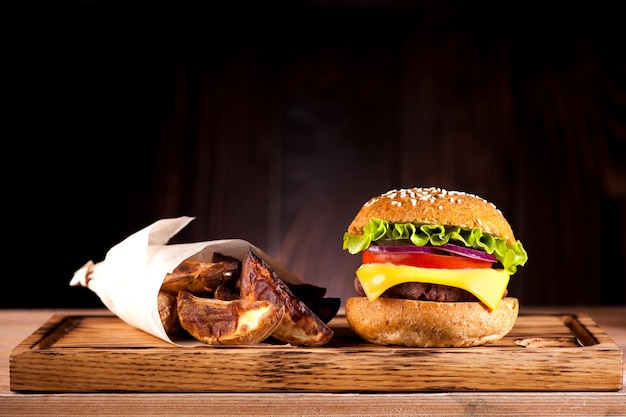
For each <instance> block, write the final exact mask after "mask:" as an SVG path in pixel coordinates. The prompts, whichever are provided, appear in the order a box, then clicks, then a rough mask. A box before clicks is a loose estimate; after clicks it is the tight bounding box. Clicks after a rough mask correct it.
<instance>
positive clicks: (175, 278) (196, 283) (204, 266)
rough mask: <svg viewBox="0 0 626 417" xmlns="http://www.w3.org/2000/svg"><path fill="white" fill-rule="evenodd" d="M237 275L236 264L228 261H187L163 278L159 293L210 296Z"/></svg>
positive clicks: (237, 264) (237, 267) (237, 268)
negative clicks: (182, 292)
mask: <svg viewBox="0 0 626 417" xmlns="http://www.w3.org/2000/svg"><path fill="white" fill-rule="evenodd" d="M238 273H239V263H238V262H231V261H228V260H225V261H219V262H204V261H195V260H189V259H187V260H185V261H183V262H181V264H180V265H178V266H177V267H176V268H175V269H174V271H172V273H170V274H167V275H166V276H165V278H164V279H163V283H162V284H161V291H165V292H167V293H170V294H172V295H177V294H178V292H179V291H187V292H190V293H192V294H194V295H196V296H210V295H213V293H214V292H215V289H216V288H217V287H218V286H220V285H221V284H223V283H225V282H227V281H229V280H230V279H232V275H233V274H238Z"/></svg>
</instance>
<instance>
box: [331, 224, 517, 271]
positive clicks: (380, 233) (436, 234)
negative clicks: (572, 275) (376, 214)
mask: <svg viewBox="0 0 626 417" xmlns="http://www.w3.org/2000/svg"><path fill="white" fill-rule="evenodd" d="M380 239H393V240H397V239H407V240H410V241H411V242H412V243H413V244H414V245H416V246H425V245H428V244H430V245H432V246H440V245H443V244H446V243H448V242H450V241H452V242H453V243H456V244H458V243H459V242H460V243H462V244H463V245H465V246H467V247H469V248H474V249H481V250H484V251H485V252H487V253H490V254H493V255H494V256H495V257H496V259H497V260H498V261H499V262H500V263H501V264H502V265H503V267H504V269H506V270H507V271H509V272H510V273H511V274H514V273H515V272H516V271H517V267H518V266H523V265H524V264H525V263H526V261H527V260H528V254H527V253H526V250H525V249H524V246H523V245H522V242H520V241H519V240H518V241H517V242H515V243H514V244H513V245H511V246H507V244H506V239H504V238H500V237H495V236H492V235H489V234H486V233H483V232H482V230H481V229H479V228H473V229H466V228H461V227H458V226H455V227H453V226H443V225H440V224H434V225H433V224H421V225H420V224H413V223H389V222H388V221H386V220H382V219H377V218H371V219H370V222H369V224H367V225H365V227H363V234H362V235H354V234H350V233H348V232H346V233H345V234H344V235H343V249H344V250H345V249H347V250H348V252H350V253H351V254H353V255H354V254H356V253H359V252H361V251H364V250H365V249H367V248H368V247H369V246H370V244H371V243H372V242H374V241H377V240H380Z"/></svg>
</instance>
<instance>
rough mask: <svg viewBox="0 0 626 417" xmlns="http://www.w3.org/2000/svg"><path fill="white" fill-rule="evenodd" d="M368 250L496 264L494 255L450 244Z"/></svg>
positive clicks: (373, 247) (371, 249)
mask: <svg viewBox="0 0 626 417" xmlns="http://www.w3.org/2000/svg"><path fill="white" fill-rule="evenodd" d="M368 250H370V251H372V252H386V253H401V252H411V253H432V254H440V253H441V252H442V251H443V252H449V253H453V254H455V255H461V256H465V257H467V258H473V259H479V260H481V261H487V262H496V257H495V255H492V254H490V253H487V252H485V251H482V250H478V249H473V248H468V247H465V246H459V245H455V244H452V243H445V244H443V245H440V246H414V245H411V246H382V245H381V246H379V245H370V247H369V248H368Z"/></svg>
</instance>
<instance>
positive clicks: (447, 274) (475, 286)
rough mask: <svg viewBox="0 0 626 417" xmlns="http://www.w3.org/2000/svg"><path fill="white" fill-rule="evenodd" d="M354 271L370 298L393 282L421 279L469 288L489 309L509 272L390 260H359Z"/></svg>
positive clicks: (493, 306)
mask: <svg viewBox="0 0 626 417" xmlns="http://www.w3.org/2000/svg"><path fill="white" fill-rule="evenodd" d="M356 275H357V277H358V278H359V281H360V282H361V286H362V287H363V290H364V291H365V294H366V295H367V298H368V299H369V300H370V301H374V300H375V299H377V298H378V297H380V295H381V294H382V293H384V292H385V291H386V290H388V289H389V288H391V287H393V286H394V285H398V284H403V283H406V282H423V283H426V284H440V285H448V286H451V287H457V288H461V289H464V290H466V291H469V292H470V293H472V294H474V295H475V296H476V297H477V298H478V299H479V300H480V301H482V302H483V303H485V305H486V306H487V307H489V308H490V309H492V310H495V309H497V308H498V305H499V304H500V300H502V296H503V295H504V291H505V290H506V287H507V285H508V284H509V278H510V274H509V273H507V272H506V271H505V270H503V269H492V268H476V269H437V268H419V267H415V266H409V265H394V264H390V263H381V264H363V265H361V266H360V267H359V269H357V271H356Z"/></svg>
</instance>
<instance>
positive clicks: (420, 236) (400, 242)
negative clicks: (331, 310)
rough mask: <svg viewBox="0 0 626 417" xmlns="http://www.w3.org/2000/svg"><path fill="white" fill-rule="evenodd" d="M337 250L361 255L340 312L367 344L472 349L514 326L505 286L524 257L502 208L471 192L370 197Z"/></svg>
mask: <svg viewBox="0 0 626 417" xmlns="http://www.w3.org/2000/svg"><path fill="white" fill-rule="evenodd" d="M343 249H344V250H347V251H348V252H349V253H351V254H361V257H362V264H361V265H360V266H359V268H358V269H357V270H356V278H355V279H354V288H355V290H356V293H357V295H356V296H354V297H350V298H348V299H347V300H346V304H345V314H346V319H347V321H348V324H349V325H350V327H351V328H352V329H353V330H354V332H355V333H356V334H357V335H359V336H360V337H361V338H363V339H364V340H366V341H368V342H371V343H375V344H382V345H406V346H416V347H462V346H478V345H484V344H486V343H489V342H494V341H497V340H500V339H502V338H503V337H504V336H505V335H506V334H507V333H508V332H509V331H510V330H511V329H512V327H513V325H514V324H515V321H516V320H517V316H518V312H519V300H518V299H517V298H515V297H511V296H509V295H508V291H507V286H508V283H509V278H510V276H511V275H513V274H515V272H516V270H517V267H518V266H522V265H524V264H525V263H526V261H527V259H528V255H527V253H526V251H525V249H524V247H523V245H522V243H521V242H520V241H519V240H516V239H515V237H514V235H513V231H512V230H511V226H510V225H509V223H508V222H507V220H506V219H505V218H504V216H503V215H502V212H501V211H500V210H499V209H497V208H496V206H495V205H494V204H492V203H490V202H489V201H487V200H485V199H484V198H481V197H479V196H477V195H474V194H469V193H465V192H462V191H448V190H445V189H443V188H435V187H430V188H410V189H400V190H391V191H388V192H386V193H384V194H382V195H379V196H376V197H373V198H371V199H370V200H369V201H367V202H366V203H365V204H364V205H363V206H362V207H361V209H360V210H359V212H358V213H357V215H356V217H355V218H354V220H352V223H350V225H349V226H348V229H347V231H346V232H345V234H344V236H343Z"/></svg>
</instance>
